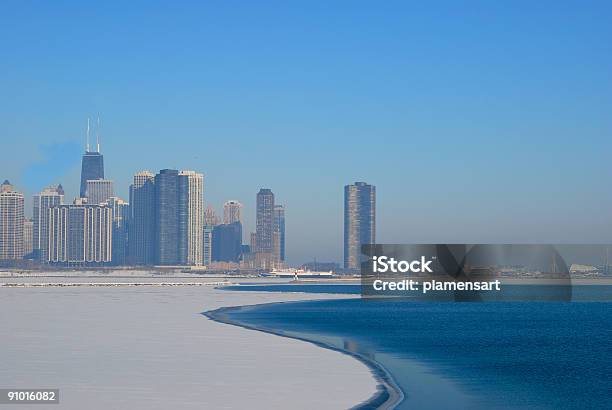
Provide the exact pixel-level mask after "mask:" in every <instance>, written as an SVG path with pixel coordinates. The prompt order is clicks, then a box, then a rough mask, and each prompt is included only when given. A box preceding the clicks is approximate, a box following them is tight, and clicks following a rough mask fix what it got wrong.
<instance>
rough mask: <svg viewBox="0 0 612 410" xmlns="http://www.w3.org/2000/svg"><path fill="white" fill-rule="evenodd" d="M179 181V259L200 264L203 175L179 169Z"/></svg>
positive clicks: (185, 262)
mask: <svg viewBox="0 0 612 410" xmlns="http://www.w3.org/2000/svg"><path fill="white" fill-rule="evenodd" d="M178 183H179V203H178V210H179V261H180V263H181V264H185V265H195V266H200V265H202V264H203V262H204V258H203V251H204V244H203V235H204V175H203V174H199V173H197V172H195V171H180V172H179V174H178Z"/></svg>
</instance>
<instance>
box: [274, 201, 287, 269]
mask: <svg viewBox="0 0 612 410" xmlns="http://www.w3.org/2000/svg"><path fill="white" fill-rule="evenodd" d="M274 229H275V231H277V232H278V242H279V243H278V253H279V255H278V256H279V259H280V260H281V261H284V260H285V207H284V206H283V205H274Z"/></svg>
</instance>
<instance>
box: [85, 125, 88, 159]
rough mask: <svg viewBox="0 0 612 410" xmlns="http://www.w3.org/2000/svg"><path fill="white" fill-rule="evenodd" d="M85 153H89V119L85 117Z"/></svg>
mask: <svg viewBox="0 0 612 410" xmlns="http://www.w3.org/2000/svg"><path fill="white" fill-rule="evenodd" d="M85 152H89V117H87V143H86V145H85Z"/></svg>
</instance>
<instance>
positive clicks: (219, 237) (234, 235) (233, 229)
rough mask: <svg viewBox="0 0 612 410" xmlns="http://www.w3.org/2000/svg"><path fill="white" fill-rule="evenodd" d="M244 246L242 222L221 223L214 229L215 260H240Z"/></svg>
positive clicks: (213, 257)
mask: <svg viewBox="0 0 612 410" xmlns="http://www.w3.org/2000/svg"><path fill="white" fill-rule="evenodd" d="M241 246H242V224H241V223H240V222H233V223H230V224H221V225H217V226H215V227H214V228H213V231H212V259H213V261H222V262H238V261H239V260H240V254H241V251H242V249H241Z"/></svg>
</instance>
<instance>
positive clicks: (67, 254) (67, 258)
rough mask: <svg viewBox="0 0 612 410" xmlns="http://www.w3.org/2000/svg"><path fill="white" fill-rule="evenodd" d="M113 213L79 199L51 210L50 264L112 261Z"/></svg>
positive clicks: (105, 262) (108, 208)
mask: <svg viewBox="0 0 612 410" xmlns="http://www.w3.org/2000/svg"><path fill="white" fill-rule="evenodd" d="M112 234H113V210H112V209H111V208H110V207H108V206H102V205H88V204H86V203H85V202H84V201H80V200H77V201H75V203H74V204H72V205H59V206H56V207H54V208H51V209H50V211H49V256H48V261H49V262H50V263H62V264H67V265H99V264H107V263H110V262H111V261H112Z"/></svg>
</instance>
